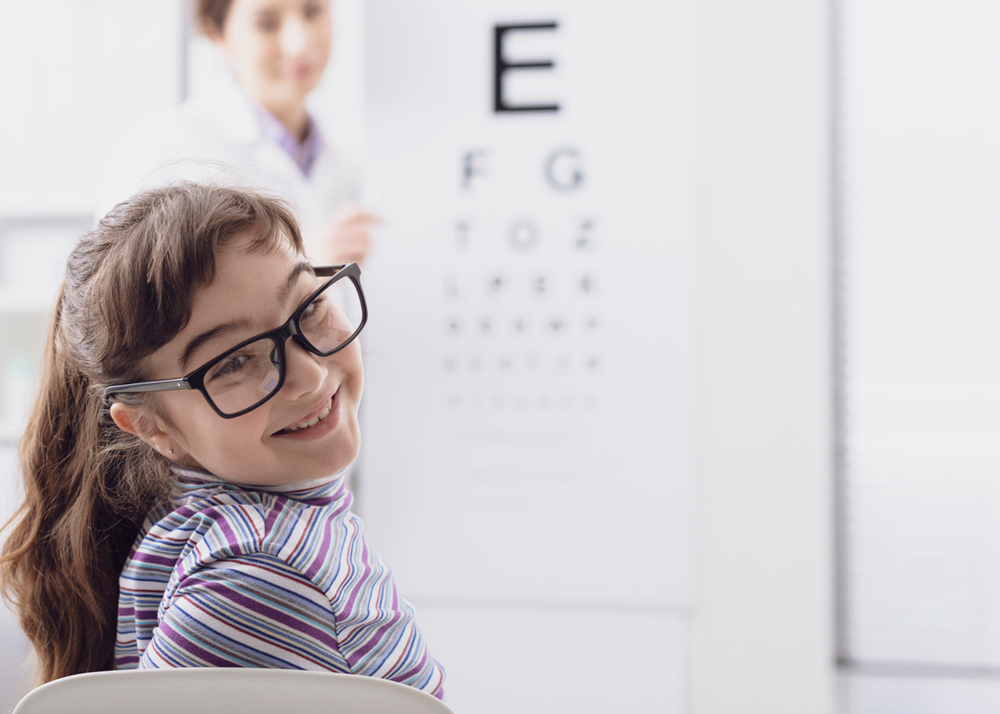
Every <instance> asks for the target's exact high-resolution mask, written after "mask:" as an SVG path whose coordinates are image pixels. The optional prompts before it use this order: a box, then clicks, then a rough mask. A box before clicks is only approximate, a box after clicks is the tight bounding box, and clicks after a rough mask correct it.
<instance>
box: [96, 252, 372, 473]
mask: <svg viewBox="0 0 1000 714" xmlns="http://www.w3.org/2000/svg"><path fill="white" fill-rule="evenodd" d="M244 245H245V242H244V241H241V240H237V241H235V242H233V243H231V244H230V245H229V246H227V247H226V248H225V249H223V250H221V251H220V252H219V253H218V255H217V256H216V274H215V280H214V281H213V282H212V284H211V285H209V286H208V287H206V288H203V289H201V290H200V291H198V292H197V293H196V294H195V296H194V300H193V303H192V311H191V320H190V322H189V323H188V324H187V325H186V326H185V327H184V329H183V330H181V331H180V332H179V333H178V334H177V335H176V336H175V337H174V338H173V339H172V340H171V341H170V342H168V343H167V344H166V345H164V346H163V347H161V348H160V349H159V350H157V351H156V352H155V353H154V354H153V355H151V357H150V358H149V370H148V371H149V372H150V376H149V378H150V379H171V378H174V377H177V376H179V375H183V374H187V373H188V372H190V371H191V370H193V369H195V368H197V367H198V366H199V365H202V364H204V363H205V362H207V361H209V360H210V359H212V358H213V357H215V356H217V355H219V354H221V353H223V352H225V351H226V350H227V349H228V348H230V347H233V346H235V345H237V344H238V343H240V342H242V341H243V340H245V339H247V338H248V337H252V336H254V335H256V334H258V333H261V332H265V331H267V330H270V329H273V328H275V327H277V326H279V325H281V324H282V323H284V322H285V320H287V319H288V317H289V315H291V314H292V313H293V312H294V311H295V309H296V308H297V307H298V306H299V305H300V304H302V302H304V301H305V299H306V298H308V297H309V296H310V294H311V293H312V292H313V291H314V290H316V289H317V288H319V287H320V285H322V283H323V282H324V281H325V280H326V278H317V277H316V276H314V275H313V274H312V272H311V271H305V272H302V271H301V269H299V270H297V269H296V268H297V267H298V266H300V265H301V264H303V263H305V261H304V259H303V257H302V256H301V255H298V254H296V253H294V252H292V250H291V249H290V248H288V247H282V248H281V249H280V250H278V251H276V252H274V253H271V254H256V253H246V252H244V249H243V246H244ZM205 335H209V337H208V338H207V339H205ZM192 344H197V346H196V347H194V349H193V351H190V350H191V345H192ZM360 349H361V348H360V347H359V345H358V341H357V340H355V341H354V342H352V343H351V344H349V345H348V346H347V347H345V348H344V349H342V350H341V351H339V352H337V353H335V354H333V355H331V356H329V357H318V356H316V355H314V354H312V353H310V352H307V351H306V350H304V349H302V347H301V346H299V344H298V343H297V342H295V340H288V342H287V343H286V345H285V352H286V359H287V364H286V376H285V384H284V386H282V388H281V390H280V391H279V392H278V393H277V394H275V395H274V396H273V397H272V398H271V399H270V400H269V401H267V402H266V403H264V404H263V405H261V406H260V407H258V408H256V409H254V410H253V411H251V412H248V413H247V414H244V415H243V416H239V417H236V418H233V419H223V418H221V417H220V416H219V415H218V414H216V413H215V412H214V411H213V410H212V408H211V406H209V404H208V402H207V401H206V400H205V398H204V397H203V396H202V394H201V393H200V392H198V391H195V390H191V391H175V392H161V393H159V394H157V398H158V400H159V401H158V405H159V410H160V413H161V414H162V415H163V416H164V417H166V419H165V420H163V419H157V420H156V421H157V423H156V427H155V431H154V433H153V436H152V437H150V438H147V439H146V440H147V441H148V442H149V443H150V444H151V445H152V446H153V447H154V448H156V449H157V450H158V451H160V452H161V453H163V454H164V455H167V454H168V450H170V449H173V451H174V453H173V455H172V456H168V458H170V459H172V460H173V461H175V462H177V463H179V464H181V465H189V466H192V467H195V468H199V469H201V470H204V471H207V472H209V473H212V474H215V475H216V476H218V477H220V478H223V479H225V480H227V481H233V482H237V483H248V484H255V485H282V484H291V483H297V482H300V481H306V480H310V479H315V478H321V477H323V476H328V475H330V474H332V473H335V472H337V471H340V470H341V469H343V468H345V467H346V466H347V465H348V464H350V463H351V461H353V460H354V458H355V457H356V456H357V453H358V448H359V446H360V443H361V442H360V433H359V429H358V404H359V402H360V400H361V392H362V386H363V378H362V369H361V352H360ZM186 351H189V354H188V356H187V357H188V358H187V360H184V359H183V358H184V355H185V352H186ZM327 409H329V415H328V416H326V417H325V418H323V419H322V420H321V421H319V422H318V423H317V424H315V425H314V426H311V427H308V428H305V429H300V430H297V431H294V432H287V431H286V430H287V429H288V428H289V427H294V426H295V425H298V424H303V423H307V422H309V421H310V420H312V419H313V418H315V417H317V416H322V413H323V412H324V411H326V410H327ZM112 416H114V414H112ZM116 421H118V419H116Z"/></svg>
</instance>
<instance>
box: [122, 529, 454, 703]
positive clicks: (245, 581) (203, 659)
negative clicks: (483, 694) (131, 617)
mask: <svg viewBox="0 0 1000 714" xmlns="http://www.w3.org/2000/svg"><path fill="white" fill-rule="evenodd" d="M355 534H356V535H357V536H359V537H360V535H361V533H360V529H359V530H358V531H355ZM353 545H354V546H356V547H355V548H353V549H349V551H350V550H353V553H354V557H353V558H350V562H351V565H350V567H347V568H345V569H344V570H345V571H346V572H347V573H349V575H348V576H347V578H346V579H345V580H341V581H338V583H337V585H338V586H339V587H335V593H334V599H333V600H331V596H330V595H329V594H327V593H324V592H323V591H321V590H320V589H319V588H318V587H317V586H316V584H315V583H314V582H313V581H312V580H311V579H310V578H308V577H307V576H306V575H304V574H303V573H302V572H301V571H299V570H298V569H296V568H295V567H293V566H291V565H289V564H288V563H287V562H285V561H284V560H281V559H280V558H277V557H275V556H273V555H268V554H264V553H254V554H250V555H242V556H236V557H230V558H226V559H224V560H220V561H215V562H213V563H211V564H210V565H206V566H203V567H201V568H198V569H197V570H195V571H194V572H192V573H190V574H189V575H187V576H186V577H185V578H184V580H183V581H182V582H181V583H179V584H178V587H177V589H176V590H175V592H174V594H173V596H172V597H171V598H170V600H169V603H168V604H167V605H166V606H165V607H164V609H163V610H162V611H161V613H160V617H159V622H158V625H157V627H156V629H155V630H154V631H153V634H152V638H151V640H150V642H149V645H148V646H147V647H146V649H145V652H144V653H143V655H142V658H141V659H140V661H139V668H140V669H160V668H173V667H261V668H272V669H302V670H320V671H330V672H343V673H348V674H360V675H365V676H370V677H379V678H382V679H389V680H392V681H395V682H400V683H402V684H406V685H409V686H412V687H414V688H417V689H421V690H423V691H425V692H427V693H429V694H432V695H434V696H436V697H437V698H439V699H443V698H444V671H443V669H442V668H441V666H440V665H439V664H438V663H437V662H436V661H435V660H434V659H433V658H432V657H431V656H430V653H429V652H428V650H427V647H426V645H425V643H424V640H423V636H422V635H421V633H420V630H419V629H418V628H417V626H416V623H415V621H414V611H413V607H412V605H411V604H410V603H409V601H407V600H406V599H405V598H403V597H401V596H400V595H399V593H398V592H397V591H396V587H395V584H394V583H393V581H392V577H391V574H390V572H389V569H388V568H387V567H385V565H384V564H383V563H382V562H381V559H380V558H379V557H378V555H377V554H376V553H375V552H374V551H371V550H369V549H368V548H367V547H365V546H364V542H363V539H360V538H359V540H358V541H354V542H353ZM357 546H360V548H358V547H357Z"/></svg>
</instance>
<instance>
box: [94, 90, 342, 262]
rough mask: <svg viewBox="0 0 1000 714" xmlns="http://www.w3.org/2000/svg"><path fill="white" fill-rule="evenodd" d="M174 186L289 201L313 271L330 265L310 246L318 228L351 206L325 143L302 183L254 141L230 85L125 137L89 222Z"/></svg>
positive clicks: (252, 121) (246, 107)
mask: <svg viewBox="0 0 1000 714" xmlns="http://www.w3.org/2000/svg"><path fill="white" fill-rule="evenodd" d="M181 179H191V180H196V181H218V182H222V183H225V184H227V185H233V184H237V185H250V186H255V187H259V188H263V189H265V190H268V191H271V192H274V193H276V194H278V195H280V196H282V197H283V198H285V199H287V200H289V201H290V202H291V203H292V205H293V206H294V207H295V208H296V211H297V213H298V217H299V221H300V225H301V227H302V231H303V236H304V238H305V240H306V254H307V255H308V256H309V257H310V258H311V259H312V260H313V261H315V262H316V263H317V264H323V263H327V262H329V261H330V251H329V247H328V246H325V245H322V244H321V243H320V242H319V241H318V240H317V235H318V231H319V228H320V226H321V225H322V224H323V223H324V222H325V221H326V220H327V219H328V218H329V217H330V215H331V214H332V213H333V212H334V211H336V210H337V209H338V208H340V207H341V206H343V205H344V204H345V203H348V202H350V201H352V200H357V198H358V187H357V174H356V172H355V171H354V169H353V168H352V167H350V166H348V165H347V163H346V162H345V160H344V159H343V158H342V157H341V156H339V155H338V154H337V153H336V151H335V150H334V148H333V147H332V145H331V144H330V142H329V140H328V138H327V137H326V136H324V137H323V148H322V149H321V151H320V153H319V155H318V156H317V157H316V161H315V162H314V164H313V167H312V171H311V173H310V175H309V176H308V177H306V176H304V175H303V174H302V171H301V170H300V169H299V167H298V166H297V165H296V164H295V162H294V161H293V160H292V158H291V157H290V156H289V155H288V154H287V153H286V152H285V151H284V150H283V149H282V148H281V147H280V146H278V145H277V144H276V143H275V142H273V141H272V140H270V139H268V138H267V137H265V136H264V135H263V134H262V132H261V130H260V125H259V124H258V122H257V118H256V116H255V115H254V113H253V109H252V108H251V106H250V104H249V103H248V100H247V98H246V96H245V95H244V94H243V93H242V91H241V90H240V89H239V88H238V87H237V86H236V84H235V82H232V81H230V82H227V83H225V84H224V85H223V86H221V87H219V89H218V91H217V92H216V93H215V94H214V95H213V96H211V97H205V98H200V99H191V100H188V101H186V102H184V103H182V104H180V105H179V106H177V107H175V108H174V109H172V110H170V111H169V112H167V113H165V114H164V115H162V116H160V117H157V118H155V119H154V120H152V121H151V122H150V123H149V124H148V125H146V126H144V127H142V128H141V129H140V130H139V131H138V132H137V133H136V134H135V135H134V136H133V137H131V138H130V139H129V140H128V141H127V142H126V143H125V145H124V146H123V147H122V149H121V151H120V152H119V153H118V155H117V157H116V159H115V160H114V161H113V162H112V165H111V169H110V170H109V172H108V174H107V176H106V177H105V180H104V182H103V185H102V190H101V193H100V202H99V206H98V212H97V216H98V218H100V217H101V216H103V215H104V214H105V213H107V211H108V210H110V209H111V207H112V206H114V205H115V204H116V203H118V202H120V201H123V200H125V199H126V198H128V197H129V196H131V195H132V194H134V193H135V192H137V191H138V190H140V189H143V188H150V187H153V186H160V185H164V184H166V183H170V182H173V181H177V180H181Z"/></svg>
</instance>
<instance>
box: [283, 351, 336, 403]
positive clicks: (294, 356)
mask: <svg viewBox="0 0 1000 714" xmlns="http://www.w3.org/2000/svg"><path fill="white" fill-rule="evenodd" d="M285 360H287V364H286V365H285V385H284V387H282V389H281V391H282V392H284V394H285V396H286V397H288V398H289V399H296V398H298V397H301V396H304V395H307V394H313V393H314V392H317V391H319V389H320V388H321V387H322V386H323V383H324V382H325V381H326V376H327V374H328V373H329V370H328V369H327V368H326V366H325V365H324V364H323V358H321V357H317V356H316V355H314V354H313V353H312V352H309V351H307V350H306V349H305V348H303V347H302V346H301V345H300V344H299V343H298V342H296V341H295V340H289V341H288V343H287V344H286V345H285Z"/></svg>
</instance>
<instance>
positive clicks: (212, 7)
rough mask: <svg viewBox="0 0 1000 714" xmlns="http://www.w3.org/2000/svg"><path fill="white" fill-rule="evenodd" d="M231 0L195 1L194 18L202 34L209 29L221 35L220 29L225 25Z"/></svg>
mask: <svg viewBox="0 0 1000 714" xmlns="http://www.w3.org/2000/svg"><path fill="white" fill-rule="evenodd" d="M232 4H233V0H195V1H194V18H195V21H196V23H197V25H198V27H199V28H200V29H201V30H202V32H207V31H208V30H209V29H211V30H212V31H214V32H217V33H219V34H222V27H223V26H224V25H225V24H226V15H228V14H229V6H230V5H232Z"/></svg>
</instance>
